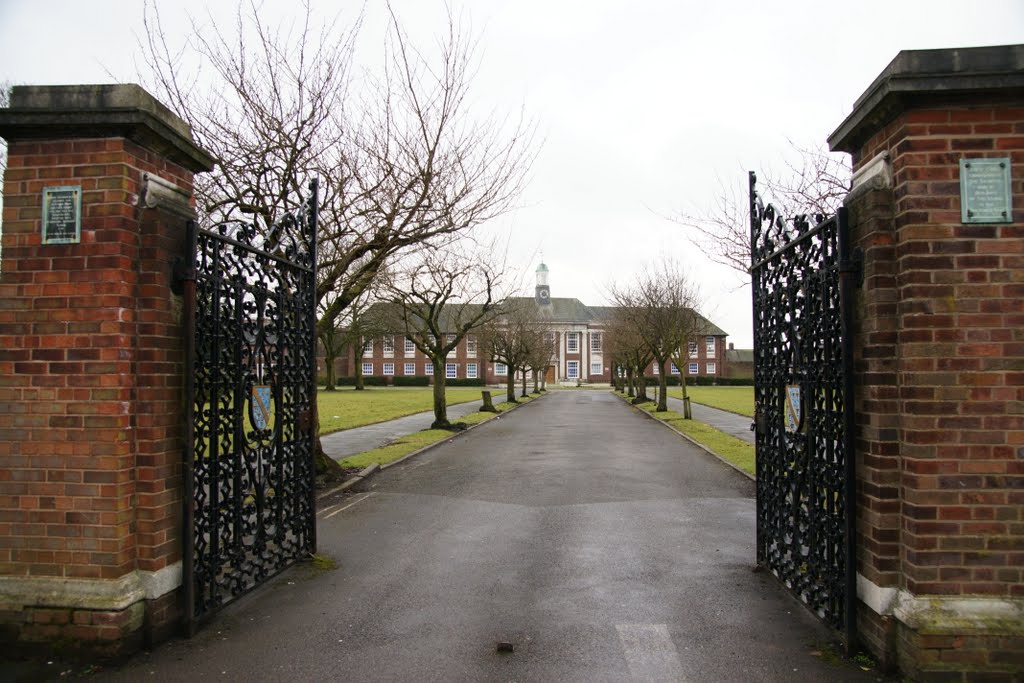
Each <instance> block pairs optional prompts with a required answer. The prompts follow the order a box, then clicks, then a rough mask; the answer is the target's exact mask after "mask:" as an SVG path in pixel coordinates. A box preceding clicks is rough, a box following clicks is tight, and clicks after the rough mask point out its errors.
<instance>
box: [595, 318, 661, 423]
mask: <svg viewBox="0 0 1024 683" xmlns="http://www.w3.org/2000/svg"><path fill="white" fill-rule="evenodd" d="M606 331H607V334H606V338H607V341H606V342H605V344H606V346H607V348H608V350H609V353H610V354H611V355H612V357H613V358H615V362H616V363H617V364H618V365H621V366H622V367H623V368H624V369H625V372H626V384H627V385H628V394H627V395H628V396H629V397H630V398H632V399H633V401H632V402H633V404H634V405H635V404H638V403H646V402H648V401H650V400H651V399H650V398H649V397H648V396H647V382H646V379H645V378H644V370H645V369H646V368H647V366H648V365H650V364H651V361H652V360H654V357H653V356H652V355H651V352H650V350H649V349H648V348H647V345H646V344H645V343H644V340H643V339H642V338H641V337H640V334H639V332H638V330H637V328H636V325H635V324H634V323H633V321H632V320H631V318H630V316H629V315H628V313H627V312H626V311H623V310H621V309H619V310H616V311H615V312H614V314H613V315H612V317H611V319H610V320H609V321H608V327H607V328H606Z"/></svg>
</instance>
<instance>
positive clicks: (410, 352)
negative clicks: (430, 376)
mask: <svg viewBox="0 0 1024 683" xmlns="http://www.w3.org/2000/svg"><path fill="white" fill-rule="evenodd" d="M405 355H407V356H415V355H416V342H414V341H413V340H412V339H410V338H409V337H406V338H405Z"/></svg>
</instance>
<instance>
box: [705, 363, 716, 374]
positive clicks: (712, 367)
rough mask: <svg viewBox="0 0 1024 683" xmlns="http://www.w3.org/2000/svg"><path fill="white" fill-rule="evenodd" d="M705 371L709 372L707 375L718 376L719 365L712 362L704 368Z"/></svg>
mask: <svg viewBox="0 0 1024 683" xmlns="http://www.w3.org/2000/svg"><path fill="white" fill-rule="evenodd" d="M704 369H705V370H707V373H708V374H709V375H717V374H718V365H717V364H716V363H715V361H710V362H709V363H708V364H707V365H706V366H705V367H704Z"/></svg>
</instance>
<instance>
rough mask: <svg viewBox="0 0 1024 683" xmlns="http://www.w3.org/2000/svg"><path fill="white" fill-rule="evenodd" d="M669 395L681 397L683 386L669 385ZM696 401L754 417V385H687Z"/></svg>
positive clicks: (691, 397)
mask: <svg viewBox="0 0 1024 683" xmlns="http://www.w3.org/2000/svg"><path fill="white" fill-rule="evenodd" d="M668 389H669V396H673V397H675V398H681V397H682V395H683V390H682V388H681V387H669V388H668ZM686 393H687V395H689V397H690V400H692V401H693V402H694V403H701V404H703V405H706V406H711V407H712V408H718V409H719V410H728V411H729V412H730V413H737V414H738V415H746V416H747V417H754V387H691V386H687V387H686Z"/></svg>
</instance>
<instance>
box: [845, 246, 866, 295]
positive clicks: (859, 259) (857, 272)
mask: <svg viewBox="0 0 1024 683" xmlns="http://www.w3.org/2000/svg"><path fill="white" fill-rule="evenodd" d="M839 273H840V275H842V274H846V273H849V274H851V275H853V282H854V284H855V285H856V286H857V287H860V286H861V285H863V284H864V250H863V249H861V248H860V247H857V248H856V249H854V250H853V253H852V254H850V257H849V258H847V259H845V260H843V261H840V262H839Z"/></svg>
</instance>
